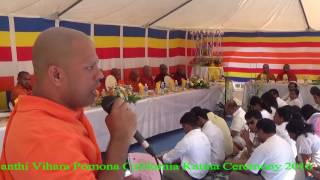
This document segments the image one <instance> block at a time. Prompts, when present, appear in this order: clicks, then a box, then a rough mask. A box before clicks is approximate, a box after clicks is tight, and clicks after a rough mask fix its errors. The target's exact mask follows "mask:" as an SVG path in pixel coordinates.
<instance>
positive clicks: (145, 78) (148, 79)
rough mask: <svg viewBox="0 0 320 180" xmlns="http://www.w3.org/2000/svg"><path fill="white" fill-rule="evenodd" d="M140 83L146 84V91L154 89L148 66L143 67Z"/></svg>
mask: <svg viewBox="0 0 320 180" xmlns="http://www.w3.org/2000/svg"><path fill="white" fill-rule="evenodd" d="M141 83H142V84H143V85H145V84H147V86H148V89H154V86H155V83H154V81H153V78H152V70H151V67H150V66H147V65H145V66H143V75H142V77H141Z"/></svg>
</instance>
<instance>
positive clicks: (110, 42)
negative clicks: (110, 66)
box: [94, 24, 120, 59]
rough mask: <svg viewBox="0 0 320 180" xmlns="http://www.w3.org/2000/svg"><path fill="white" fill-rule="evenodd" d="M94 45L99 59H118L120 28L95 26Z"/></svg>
mask: <svg viewBox="0 0 320 180" xmlns="http://www.w3.org/2000/svg"><path fill="white" fill-rule="evenodd" d="M94 43H95V45H96V51H97V54H98V57H99V59H110V58H120V26H112V25H99V24H95V25H94Z"/></svg>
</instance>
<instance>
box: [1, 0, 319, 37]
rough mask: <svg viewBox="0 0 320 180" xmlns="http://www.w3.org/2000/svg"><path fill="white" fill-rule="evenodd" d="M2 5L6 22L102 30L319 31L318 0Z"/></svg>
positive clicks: (86, 0) (20, 1) (91, 0)
mask: <svg viewBox="0 0 320 180" xmlns="http://www.w3.org/2000/svg"><path fill="white" fill-rule="evenodd" d="M0 4H1V6H0V15H4V16H23V17H42V18H54V19H56V18H57V19H60V20H71V21H78V22H87V23H97V24H117V25H132V26H141V27H146V26H148V25H149V24H150V23H152V22H154V21H156V20H158V19H159V18H160V20H159V21H156V22H155V23H153V24H152V25H151V27H163V28H170V29H222V30H224V31H305V30H320V10H319V8H320V1H319V0H301V3H300V1H299V0H191V1H190V0H82V1H81V0H0ZM72 5H74V6H72ZM302 7H303V9H304V11H303V10H302ZM173 10H175V11H173ZM64 11H66V12H65V13H64ZM170 12H171V13H170ZM304 12H305V13H304ZM61 13H62V14H61ZM167 14H168V15H167ZM166 15H167V16H166ZM163 16H164V17H163ZM161 17H163V18H161ZM308 24H309V27H308Z"/></svg>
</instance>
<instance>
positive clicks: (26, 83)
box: [11, 71, 32, 102]
mask: <svg viewBox="0 0 320 180" xmlns="http://www.w3.org/2000/svg"><path fill="white" fill-rule="evenodd" d="M17 80H18V83H17V85H16V86H15V87H14V88H13V89H12V98H11V101H12V102H15V101H16V100H17V98H18V97H19V96H20V95H31V93H32V86H31V76H30V74H29V73H28V72H26V71H20V72H19V73H18V78H17Z"/></svg>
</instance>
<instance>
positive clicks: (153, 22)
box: [145, 0, 192, 27]
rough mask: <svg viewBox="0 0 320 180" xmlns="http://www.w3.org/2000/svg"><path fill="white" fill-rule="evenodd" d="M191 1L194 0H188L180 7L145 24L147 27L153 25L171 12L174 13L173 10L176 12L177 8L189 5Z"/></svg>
mask: <svg viewBox="0 0 320 180" xmlns="http://www.w3.org/2000/svg"><path fill="white" fill-rule="evenodd" d="M191 1H192V0H188V1H186V2H184V3H182V4H180V5H179V6H178V7H176V8H174V9H172V10H171V11H169V12H168V13H166V14H164V15H163V16H161V17H159V18H158V19H156V20H154V21H152V22H151V23H149V24H147V25H145V27H149V26H152V25H153V24H155V23H157V22H158V21H160V20H161V19H163V18H165V17H167V16H169V15H170V14H172V13H173V12H175V11H176V10H178V9H180V8H182V7H183V6H185V5H187V4H188V3H189V2H191Z"/></svg>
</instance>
